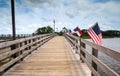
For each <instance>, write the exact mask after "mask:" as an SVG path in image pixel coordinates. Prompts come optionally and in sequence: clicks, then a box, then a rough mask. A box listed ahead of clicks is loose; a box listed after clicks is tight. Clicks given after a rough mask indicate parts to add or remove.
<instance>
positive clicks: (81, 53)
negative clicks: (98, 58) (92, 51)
mask: <svg viewBox="0 0 120 76" xmlns="http://www.w3.org/2000/svg"><path fill="white" fill-rule="evenodd" d="M81 47H83V48H86V45H85V43H83V42H82V41H81V38H80V60H81V61H82V62H84V61H83V60H82V58H81V55H83V57H85V53H84V52H83V51H82V50H81Z"/></svg>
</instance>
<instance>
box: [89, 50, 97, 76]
mask: <svg viewBox="0 0 120 76" xmlns="http://www.w3.org/2000/svg"><path fill="white" fill-rule="evenodd" d="M92 55H93V56H95V57H98V50H97V49H94V48H92ZM92 67H93V68H94V69H95V70H96V71H97V64H96V63H95V62H94V61H92ZM91 76H94V75H93V73H91Z"/></svg>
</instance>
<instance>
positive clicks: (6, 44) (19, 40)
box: [0, 34, 50, 49]
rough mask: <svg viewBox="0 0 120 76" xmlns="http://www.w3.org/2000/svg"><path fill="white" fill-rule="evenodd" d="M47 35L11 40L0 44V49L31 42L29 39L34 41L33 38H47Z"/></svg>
mask: <svg viewBox="0 0 120 76" xmlns="http://www.w3.org/2000/svg"><path fill="white" fill-rule="evenodd" d="M47 35H50V34H43V35H37V36H33V37H27V38H21V39H16V40H13V41H7V42H2V43H0V49H1V48H5V47H8V46H10V45H13V44H17V43H21V42H24V41H26V40H31V39H35V38H38V37H42V36H47Z"/></svg>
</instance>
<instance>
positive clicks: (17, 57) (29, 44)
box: [0, 34, 55, 75]
mask: <svg viewBox="0 0 120 76" xmlns="http://www.w3.org/2000/svg"><path fill="white" fill-rule="evenodd" d="M54 36H55V34H44V35H38V36H33V37H28V38H21V39H17V40H14V41H7V42H3V43H0V52H1V51H2V50H3V52H1V53H0V75H2V74H3V73H4V72H5V71H6V69H8V68H10V67H11V66H13V65H14V64H15V63H17V62H20V61H22V60H23V58H24V57H26V56H27V55H29V54H31V52H33V51H34V50H36V49H37V48H38V47H40V46H41V45H43V44H44V43H45V42H47V41H48V40H50V39H52V38H53V37H54Z"/></svg>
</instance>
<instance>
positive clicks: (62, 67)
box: [3, 36, 91, 76]
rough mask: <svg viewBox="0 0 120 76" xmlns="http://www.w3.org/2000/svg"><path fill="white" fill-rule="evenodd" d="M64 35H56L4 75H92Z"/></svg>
mask: <svg viewBox="0 0 120 76" xmlns="http://www.w3.org/2000/svg"><path fill="white" fill-rule="evenodd" d="M73 52H74V51H73V50H72V49H71V48H70V46H69V45H68V43H67V42H66V40H65V39H64V37H59V36H57V37H55V38H53V39H52V40H50V41H49V42H48V43H46V44H45V45H43V46H42V47H40V48H38V49H37V50H36V51H34V52H33V53H32V54H31V55H29V56H28V57H27V58H25V59H24V60H23V61H22V62H20V63H19V64H16V65H15V66H14V67H13V68H11V69H10V70H9V71H7V72H6V73H4V75H3V76H90V75H91V72H90V70H89V69H88V67H87V65H86V64H85V63H80V60H79V56H77V55H75V54H74V53H73Z"/></svg>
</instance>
